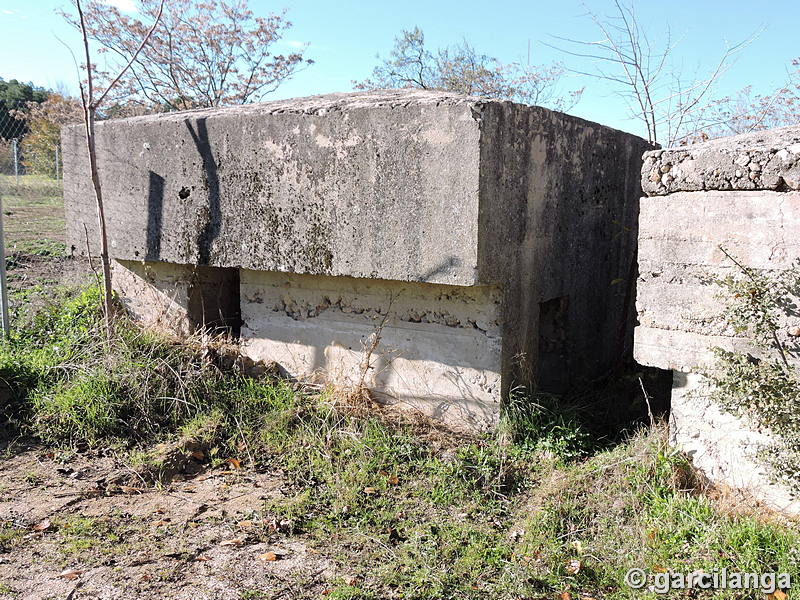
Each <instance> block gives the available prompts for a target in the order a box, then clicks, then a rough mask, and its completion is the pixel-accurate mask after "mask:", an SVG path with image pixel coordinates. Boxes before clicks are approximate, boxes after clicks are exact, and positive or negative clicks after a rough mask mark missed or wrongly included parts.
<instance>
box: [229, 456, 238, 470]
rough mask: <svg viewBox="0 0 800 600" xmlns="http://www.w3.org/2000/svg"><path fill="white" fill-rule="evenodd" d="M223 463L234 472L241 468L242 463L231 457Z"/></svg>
mask: <svg viewBox="0 0 800 600" xmlns="http://www.w3.org/2000/svg"><path fill="white" fill-rule="evenodd" d="M225 462H226V463H228V464H229V465H230V466H232V467H233V468H234V469H236V470H239V469H241V468H242V461H240V460H239V459H238V458H233V457H231V458H229V459H228V460H226V461H225Z"/></svg>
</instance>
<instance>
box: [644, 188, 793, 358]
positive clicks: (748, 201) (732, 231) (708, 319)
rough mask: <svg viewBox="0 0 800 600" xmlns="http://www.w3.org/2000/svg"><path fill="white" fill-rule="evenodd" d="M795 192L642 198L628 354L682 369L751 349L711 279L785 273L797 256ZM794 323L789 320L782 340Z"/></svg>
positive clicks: (695, 193) (688, 193)
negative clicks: (634, 323) (722, 352)
mask: <svg viewBox="0 0 800 600" xmlns="http://www.w3.org/2000/svg"><path fill="white" fill-rule="evenodd" d="M797 231H800V192H770V191H760V192H738V191H736V192H718V191H712V192H678V193H674V194H670V195H669V196H656V197H651V198H643V199H642V204H641V214H640V230H639V282H638V286H637V298H636V307H637V312H638V317H639V324H638V327H637V328H636V344H635V348H634V357H635V358H636V360H637V361H638V362H639V363H641V364H644V365H649V366H654V367H659V368H661V369H675V370H678V371H683V372H688V371H691V370H696V369H699V368H708V367H710V366H712V364H713V362H714V356H713V353H712V352H711V350H710V348H712V347H715V346H717V347H721V348H725V349H727V350H734V349H736V350H750V351H753V352H755V350H754V349H752V347H751V345H750V344H749V343H748V342H747V340H746V339H744V338H742V337H741V335H739V336H737V334H736V333H735V332H734V331H733V330H732V328H731V327H730V326H729V325H728V323H727V322H726V321H725V319H724V318H723V316H722V312H723V309H724V306H725V303H726V302H727V298H726V296H725V294H724V290H723V288H722V287H720V286H719V285H718V284H717V283H716V281H717V280H719V279H722V278H724V277H726V276H728V275H733V276H738V275H739V268H738V267H736V266H735V265H734V264H733V262H732V261H731V260H730V259H729V258H727V257H726V256H725V254H724V253H723V251H722V249H721V247H722V248H724V249H725V250H726V251H727V252H728V253H729V254H730V255H731V256H733V257H734V258H736V260H737V261H739V262H741V263H742V264H745V265H747V266H749V267H751V268H754V269H759V270H765V271H777V270H785V269H788V268H789V267H790V266H791V265H792V263H793V262H794V261H795V260H796V259H797V258H798V257H800V237H799V236H798V235H797ZM798 325H800V317H796V318H787V319H786V320H785V322H784V323H783V336H784V339H785V340H788V339H789V337H788V332H789V330H791V329H792V328H793V327H796V326H798Z"/></svg>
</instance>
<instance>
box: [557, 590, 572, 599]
mask: <svg viewBox="0 0 800 600" xmlns="http://www.w3.org/2000/svg"><path fill="white" fill-rule="evenodd" d="M559 598H561V600H570V598H572V596H570V595H569V592H567V591H566V590H565V591H563V592H561V595H560V596H559Z"/></svg>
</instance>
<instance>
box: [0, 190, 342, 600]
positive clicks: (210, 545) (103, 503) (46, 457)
mask: <svg viewBox="0 0 800 600" xmlns="http://www.w3.org/2000/svg"><path fill="white" fill-rule="evenodd" d="M21 179H22V182H21V185H19V186H16V185H15V182H13V181H12V180H11V178H8V177H6V178H3V180H2V181H0V184H2V186H3V189H2V192H3V194H2V195H3V211H4V215H3V216H4V220H5V224H4V225H5V227H4V228H5V234H6V235H5V237H6V257H7V258H6V260H7V265H8V282H9V288H10V292H11V308H12V314H15V315H16V313H14V312H13V311H14V309H15V308H16V309H23V308H24V306H23V305H24V304H25V303H28V302H31V301H32V300H31V299H32V297H33V296H34V295H35V294H37V293H39V294H42V293H44V295H46V290H47V289H48V288H50V287H51V286H55V285H74V284H78V283H81V282H86V281H88V280H89V279H91V277H92V272H91V269H90V268H89V263H88V261H86V260H84V259H79V258H70V257H65V256H64V246H63V238H64V212H63V201H62V199H61V197H60V188H59V187H58V186H57V185H55V184H54V183H53V182H52V181H50V180H45V179H43V178H36V177H26V178H21ZM37 290H39V291H38V292H37ZM42 290H44V292H42ZM34 301H35V300H34ZM12 320H13V317H12ZM17 324H19V322H18V323H17ZM13 325H14V323H13V322H12V326H13ZM0 450H2V449H0ZM3 452H4V454H2V456H0V598H3V599H5V598H9V599H25V600H27V599H30V600H45V599H67V600H77V599H78V598H103V599H111V598H114V599H116V598H154V599H155V598H175V599H191V600H203V599H209V600H212V599H213V600H228V599H236V600H240V599H242V600H256V599H259V598H276V599H277V598H312V597H313V598H319V597H321V595H322V594H323V592H325V591H326V590H327V582H328V581H329V580H331V579H332V578H334V577H337V576H338V577H343V576H344V577H346V575H347V574H346V573H341V572H340V571H339V570H337V567H336V565H335V564H334V562H333V561H331V560H330V559H327V558H325V557H324V555H323V553H322V552H321V551H317V550H315V549H314V548H311V547H308V546H307V545H306V543H305V542H304V541H303V540H302V538H301V537H299V536H296V535H292V524H291V523H290V522H287V521H277V520H276V519H274V518H272V517H271V516H270V515H269V514H266V513H265V512H264V506H265V502H266V500H268V499H270V498H279V497H281V496H282V495H283V492H282V485H283V484H282V480H281V478H280V476H279V475H278V474H269V473H253V472H246V471H240V470H235V469H232V468H228V469H225V468H220V469H216V470H206V468H205V467H202V466H200V465H198V464H195V465H194V467H195V468H193V469H191V470H192V472H191V473H187V474H185V475H183V476H182V475H178V476H177V479H179V481H175V482H172V483H170V484H168V485H166V486H160V487H154V486H152V485H145V484H144V483H141V484H137V483H136V481H135V475H134V471H133V470H132V469H130V468H128V467H126V466H125V465H122V464H120V463H119V462H117V460H116V459H114V458H111V457H109V456H101V455H97V454H91V453H89V454H80V455H76V454H65V453H61V452H57V451H53V450H48V449H45V448H41V447H32V446H24V445H23V446H19V445H14V446H12V447H10V448H5V449H4V450H3Z"/></svg>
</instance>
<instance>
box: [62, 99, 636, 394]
mask: <svg viewBox="0 0 800 600" xmlns="http://www.w3.org/2000/svg"><path fill="white" fill-rule="evenodd" d="M81 135H82V134H81V131H80V129H79V128H65V129H64V130H63V132H62V136H63V148H64V164H65V198H66V205H67V230H68V234H67V238H68V248H71V249H72V251H74V252H83V251H84V248H85V242H84V233H83V231H84V230H83V225H84V223H86V224H87V226H88V227H93V226H94V225H93V224H94V220H95V216H94V214H95V213H94V207H93V203H92V201H91V198H92V194H91V187H90V181H89V179H88V177H87V176H86V172H87V164H86V162H87V161H86V157H85V154H86V153H85V150H84V148H83V142H82V140H81ZM97 136H98V155H99V164H100V177H101V181H102V185H103V189H104V193H105V197H106V207H107V215H108V221H109V240H110V245H111V253H112V256H113V257H114V258H116V259H118V260H127V261H145V262H147V263H148V264H150V265H151V266H153V265H157V264H158V263H175V264H188V265H201V266H208V267H213V268H233V269H241V270H242V272H243V273H244V272H245V271H261V272H271V273H295V274H301V275H321V276H327V277H330V276H335V277H352V278H356V279H368V280H385V281H396V282H418V283H427V284H437V285H443V286H461V287H476V288H477V287H492V288H498V289H500V290H501V302H500V323H501V330H502V336H501V337H502V350H501V364H502V368H501V372H502V392H501V394H500V395H502V394H503V393H506V392H507V391H508V390H509V389H510V388H511V387H513V386H517V385H532V384H533V385H538V387H539V388H540V389H543V390H546V391H564V390H565V389H567V388H569V387H571V386H572V385H577V384H579V383H581V382H582V381H585V380H587V379H592V378H595V377H597V376H600V375H602V374H604V373H605V372H607V371H608V370H609V369H610V368H611V367H612V366H613V365H614V364H615V362H617V361H621V360H623V358H624V356H625V354H626V353H628V354H629V353H630V348H631V339H632V336H631V331H632V327H633V310H632V309H633V301H634V281H635V273H636V262H635V252H636V248H635V240H636V229H637V219H636V217H637V210H638V197H639V195H640V194H641V188H640V177H639V171H640V168H641V155H642V152H643V151H644V150H646V149H647V143H646V142H645V141H644V140H641V139H640V138H637V137H635V136H631V135H628V134H625V133H622V132H619V131H614V130H612V129H609V128H606V127H602V126H600V125H597V124H594V123H589V122H587V121H584V120H581V119H577V118H574V117H569V116H566V115H563V114H559V113H555V112H552V111H548V110H546V109H542V108H538V107H527V106H522V105H516V104H512V103H509V102H497V101H488V100H485V99H480V98H470V97H464V96H455V95H452V94H444V93H438V92H422V91H409V90H401V91H379V92H370V93H356V94H336V95H332V96H321V97H314V98H306V99H297V100H289V101H280V102H271V103H265V104H260V105H251V106H247V107H236V108H232V109H222V110H205V111H192V112H185V113H170V114H164V115H154V116H147V117H137V118H133V119H125V120H118V121H107V122H103V123H98V125H97ZM154 268H157V266H155V267H154ZM247 320H248V319H246V318H245V321H247ZM250 331H255V330H250ZM248 335H250V334H248ZM259 335H262V333H259ZM442 343H443V344H444V343H445V342H444V338H442ZM442 353H443V354H444V353H445V351H444V349H442ZM265 358H268V357H265ZM475 368H476V369H478V370H483V369H484V368H485V365H483V364H482V363H476V366H475ZM465 393H466V392H465ZM470 393H471V392H470ZM468 395H469V394H467V396H468Z"/></svg>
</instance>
